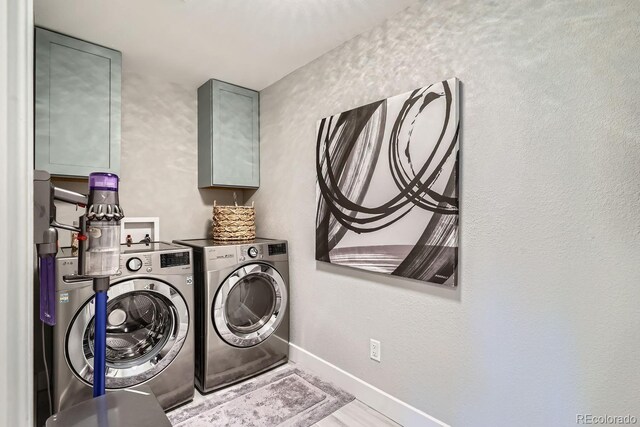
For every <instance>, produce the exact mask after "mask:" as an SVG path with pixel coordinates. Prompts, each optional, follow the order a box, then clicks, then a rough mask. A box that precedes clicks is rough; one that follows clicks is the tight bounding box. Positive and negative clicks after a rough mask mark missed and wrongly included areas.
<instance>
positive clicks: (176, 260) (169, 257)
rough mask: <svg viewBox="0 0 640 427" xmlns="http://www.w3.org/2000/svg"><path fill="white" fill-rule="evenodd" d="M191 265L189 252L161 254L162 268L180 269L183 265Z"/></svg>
mask: <svg viewBox="0 0 640 427" xmlns="http://www.w3.org/2000/svg"><path fill="white" fill-rule="evenodd" d="M189 263H190V260H189V252H188V251H185V252H173V253H168V254H160V268H167V267H179V266H181V265H189Z"/></svg>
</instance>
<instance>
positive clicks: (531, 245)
mask: <svg viewBox="0 0 640 427" xmlns="http://www.w3.org/2000/svg"><path fill="white" fill-rule="evenodd" d="M639 24H640V2H637V1H635V0H618V1H615V2H602V1H599V0H589V1H559V0H556V1H553V2H551V1H549V2H544V1H512V0H500V1H478V2H471V1H461V0H458V1H452V0H432V1H428V2H425V3H423V4H420V5H418V6H416V7H412V8H410V9H408V10H406V11H405V12H403V13H401V14H399V15H397V16H395V17H393V18H391V19H390V20H388V21H387V22H386V23H385V24H383V25H381V26H378V27H376V28H375V29H373V30H372V31H370V32H368V33H365V34H363V35H361V36H359V37H356V38H355V39H353V40H351V41H349V42H347V43H345V44H344V45H342V46H340V47H339V48H336V49H335V50H333V51H331V52H329V53H328V54H326V55H324V56H322V57H321V58H319V59H317V60H316V61H314V62H312V63H310V64H308V65H306V66H304V67H302V68H301V69H299V70H297V71H295V72H294V73H292V74H290V75H289V76H287V77H285V78H284V79H282V80H281V81H279V82H277V83H276V84H274V85H272V86H270V87H268V88H267V89H265V90H264V91H263V92H261V114H262V115H261V150H262V151H261V153H262V177H261V188H260V189H259V190H258V191H257V192H256V193H255V194H253V195H252V197H251V198H250V200H254V201H255V202H256V206H257V207H258V209H259V218H258V221H259V223H258V231H259V234H260V235H263V236H271V237H278V238H286V239H289V241H290V248H291V262H292V264H291V278H292V279H291V280H292V291H291V294H292V300H291V306H292V307H291V313H292V319H291V328H292V341H293V342H294V343H295V344H297V345H299V346H301V347H303V348H305V349H306V350H309V351H311V352H312V353H314V354H316V355H318V356H319V357H322V358H324V359H326V360H328V361H330V362H331V363H334V364H336V365H337V366H339V367H340V368H343V369H345V370H346V371H348V372H350V373H352V374H354V375H356V376H358V377H360V378H362V379H363V380H365V381H367V382H369V383H371V384H373V385H374V386H377V387H379V388H381V389H383V390H384V391H386V392H388V393H390V394H392V395H394V396H396V397H398V398H400V399H402V400H404V401H406V402H408V403H409V404H411V405H414V406H416V407H417V408H419V409H421V410H423V411H425V412H427V413H429V414H430V415H433V416H435V417H437V418H439V419H441V420H443V421H445V422H447V423H450V424H452V425H454V426H474V427H475V426H514V425H527V426H560V425H575V421H576V418H575V416H576V413H581V412H588V413H592V414H603V413H607V414H627V413H632V414H634V415H636V416H640V399H638V396H640V369H638V360H639V359H638V354H639V353H640V327H639V326H638V325H639V324H640V286H639V284H640V262H638V260H640V169H639V168H638V164H640V150H639V147H638V144H639V141H640V128H639V125H638V123H639V121H638V112H639V111H638V100H639V99H640V72H639V70H638V64H639V63H640V49H639V46H638V40H639V36H640V34H639V28H640V25H639ZM454 76H456V77H458V78H460V80H461V81H462V132H463V133H462V140H461V154H462V160H461V161H462V165H461V203H462V213H461V226H460V232H461V239H460V246H461V251H460V255H461V264H460V287H459V288H458V289H457V290H449V289H441V288H437V287H434V286H429V285H426V284H422V283H418V282H412V281H408V280H403V279H399V278H389V277H384V276H380V275H376V274H371V273H366V272H361V271H355V270H350V269H346V268H341V267H337V266H332V265H327V264H323V263H316V262H315V261H314V221H315V187H314V186H315V175H314V173H315V172H314V156H315V152H314V150H315V142H314V133H315V126H316V121H317V120H318V119H320V118H322V117H326V116H329V115H331V114H335V113H338V112H340V111H344V110H346V109H349V108H353V107H356V106H359V105H362V104H365V103H368V102H372V101H375V100H378V99H381V98H385V97H388V96H392V95H396V94H399V93H403V92H405V91H407V90H411V89H413V88H416V87H420V86H424V85H426V84H428V83H432V82H435V81H439V80H442V79H445V78H450V77H454ZM370 337H373V338H376V339H379V340H380V341H381V342H382V363H380V364H378V363H376V362H373V361H371V360H369V358H368V345H369V338H370Z"/></svg>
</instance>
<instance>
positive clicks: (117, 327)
mask: <svg viewBox="0 0 640 427" xmlns="http://www.w3.org/2000/svg"><path fill="white" fill-rule="evenodd" d="M108 296H109V299H108V303H107V355H106V356H107V357H106V359H107V369H106V374H107V380H106V387H107V388H123V387H130V386H133V385H137V384H140V383H143V382H145V381H147V380H149V379H150V378H152V377H154V376H156V375H157V374H159V373H160V372H161V371H162V370H164V369H165V368H166V367H167V366H168V365H169V364H170V363H171V361H172V360H173V359H174V358H175V357H176V356H177V355H178V353H179V351H180V349H181V348H182V345H183V344H184V340H185V338H186V336H187V332H188V330H189V312H188V310H187V305H186V302H185V300H184V298H183V297H182V295H180V293H179V292H178V291H177V290H176V289H175V288H173V287H172V286H171V285H169V284H167V283H165V282H162V281H160V280H153V279H134V280H127V281H125V282H121V283H117V284H114V285H112V286H111V288H109V292H108ZM94 314H95V303H94V298H91V299H90V300H89V301H87V302H86V303H85V304H84V306H83V307H82V308H81V309H80V310H79V311H78V313H77V314H76V317H75V318H74V320H73V321H72V322H71V327H70V328H69V332H68V335H67V344H66V347H65V351H66V355H67V360H68V361H69V365H70V366H71V369H72V370H73V372H74V373H75V374H76V375H77V376H78V377H79V378H80V379H81V380H83V381H84V382H86V383H87V384H93V357H94V356H93V339H94Z"/></svg>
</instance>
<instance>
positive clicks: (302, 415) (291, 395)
mask: <svg viewBox="0 0 640 427" xmlns="http://www.w3.org/2000/svg"><path fill="white" fill-rule="evenodd" d="M354 399H355V398H354V397H353V396H352V395H350V394H349V393H347V392H345V391H344V390H341V389H339V388H337V387H335V386H334V385H332V384H330V383H328V382H326V381H323V380H321V379H320V378H318V377H316V376H315V375H312V374H310V373H308V372H305V371H303V370H302V369H300V368H298V367H296V366H295V365H293V364H291V363H289V364H288V365H286V366H285V367H284V368H280V369H278V370H276V371H274V372H272V373H268V374H264V375H260V376H258V377H256V378H252V379H250V380H247V381H245V382H242V383H240V384H237V385H235V386H232V387H229V388H226V389H223V390H221V391H217V392H215V393H212V394H208V395H205V396H198V394H197V393H196V399H195V400H194V401H193V402H191V403H189V404H188V405H186V406H183V407H180V408H178V409H176V410H174V411H171V412H169V413H168V414H167V415H168V417H169V420H171V424H173V425H174V426H181V427H187V426H188V427H200V426H212V425H213V426H229V427H236V426H238V427H240V426H242V427H271V426H283V427H284V426H287V427H289V426H291V427H307V426H311V425H313V424H315V423H316V422H318V421H320V420H321V419H323V418H325V417H326V416H328V415H330V414H332V413H333V412H335V411H336V410H338V409H339V408H341V407H343V406H344V405H346V404H347V403H349V402H351V401H352V400H354Z"/></svg>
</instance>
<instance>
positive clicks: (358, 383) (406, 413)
mask: <svg viewBox="0 0 640 427" xmlns="http://www.w3.org/2000/svg"><path fill="white" fill-rule="evenodd" d="M289 359H291V360H292V361H293V362H295V363H297V364H299V365H300V366H301V367H303V368H306V369H308V370H310V371H312V372H315V373H317V374H318V375H319V376H321V377H322V378H324V379H327V380H329V381H331V382H332V383H334V384H336V385H337V386H339V387H342V388H343V389H345V390H346V391H348V392H349V393H351V394H353V395H354V396H355V397H356V398H357V399H358V400H360V401H361V402H363V403H364V404H366V405H369V406H370V407H372V408H373V409H375V410H376V411H378V412H380V413H381V414H383V415H385V416H386V417H388V418H391V419H392V420H394V421H395V422H397V423H398V424H401V425H403V426H406V427H413V426H425V427H449V426H448V424H446V423H444V422H442V421H440V420H438V419H436V418H434V417H432V416H431V415H429V414H426V413H424V412H422V411H421V410H419V409H417V408H414V407H413V406H411V405H409V404H407V403H405V402H403V401H401V400H400V399H397V398H395V397H393V396H391V395H390V394H389V393H386V392H384V391H382V390H380V389H379V388H376V387H374V386H372V385H371V384H369V383H367V382H365V381H363V380H361V379H360V378H358V377H356V376H354V375H351V374H350V373H348V372H347V371H345V370H342V369H340V368H338V367H337V366H335V365H333V364H331V363H329V362H327V361H326V360H324V359H321V358H319V357H318V356H316V355H315V354H313V353H310V352H308V351H307V350H305V349H303V348H301V347H298V346H297V345H295V344H291V343H290V344H289Z"/></svg>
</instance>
